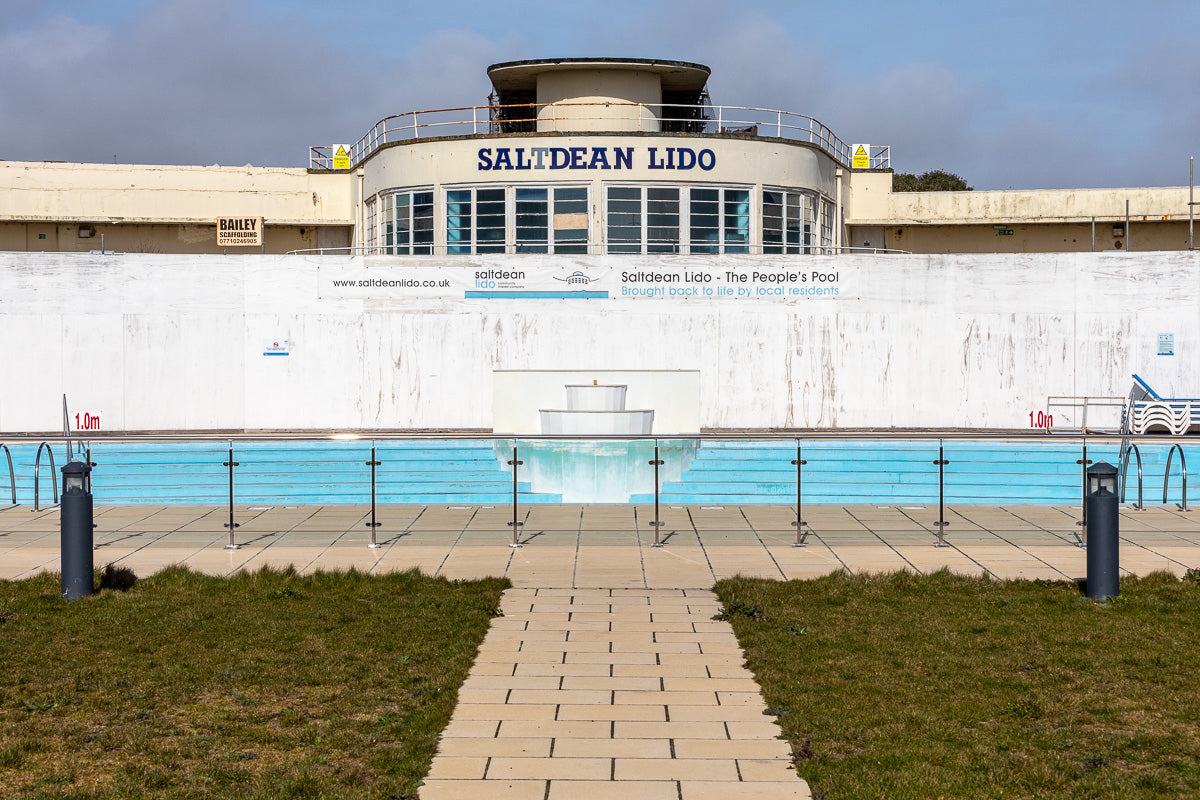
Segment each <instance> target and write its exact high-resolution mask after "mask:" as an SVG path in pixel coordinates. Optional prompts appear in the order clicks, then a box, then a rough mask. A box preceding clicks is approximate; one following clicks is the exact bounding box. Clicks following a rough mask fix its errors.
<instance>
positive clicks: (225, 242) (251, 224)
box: [217, 217, 263, 247]
mask: <svg viewBox="0 0 1200 800" xmlns="http://www.w3.org/2000/svg"><path fill="white" fill-rule="evenodd" d="M262 229H263V218H262V217H217V247H262V243H263V239H262Z"/></svg>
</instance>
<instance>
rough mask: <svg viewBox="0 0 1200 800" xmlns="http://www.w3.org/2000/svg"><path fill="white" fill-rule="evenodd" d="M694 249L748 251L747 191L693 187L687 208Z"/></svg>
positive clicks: (721, 251)
mask: <svg viewBox="0 0 1200 800" xmlns="http://www.w3.org/2000/svg"><path fill="white" fill-rule="evenodd" d="M688 217H689V221H690V223H691V244H692V248H691V251H692V252H693V253H749V252H750V192H749V190H747V189H726V188H720V189H692V190H691V205H690V208H689V214H688Z"/></svg>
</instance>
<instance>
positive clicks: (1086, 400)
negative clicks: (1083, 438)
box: [1045, 395, 1126, 433]
mask: <svg viewBox="0 0 1200 800" xmlns="http://www.w3.org/2000/svg"><path fill="white" fill-rule="evenodd" d="M1052 408H1068V409H1075V408H1081V409H1083V416H1082V418H1081V419H1080V420H1079V425H1078V426H1072V427H1070V428H1066V427H1065V426H1061V425H1054V424H1053V423H1052V422H1049V423H1048V424H1047V425H1046V428H1045V430H1046V432H1047V433H1056V432H1057V429H1058V428H1064V429H1065V430H1078V431H1079V432H1080V433H1090V432H1092V431H1093V430H1096V431H1101V430H1109V431H1111V432H1113V433H1117V432H1121V431H1125V430H1126V428H1125V415H1126V403H1125V398H1124V397H1114V396H1095V397H1093V396H1090V395H1082V396H1079V395H1049V396H1048V397H1047V398H1046V416H1047V417H1048V418H1049V419H1050V420H1052V419H1053V415H1052V414H1051V413H1050V410H1051V409H1052ZM1089 408H1109V409H1117V408H1119V409H1120V410H1121V418H1120V421H1119V422H1118V423H1117V427H1116V428H1115V429H1112V428H1109V429H1100V428H1095V429H1093V428H1089V427H1088V409H1089Z"/></svg>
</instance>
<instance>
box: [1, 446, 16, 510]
mask: <svg viewBox="0 0 1200 800" xmlns="http://www.w3.org/2000/svg"><path fill="white" fill-rule="evenodd" d="M0 450H3V451H4V455H5V457H6V458H7V459H8V485H9V487H10V488H11V489H12V504H13V505H14V506H15V505H16V504H17V473H15V472H13V463H12V452H11V451H9V449H8V445H6V444H0Z"/></svg>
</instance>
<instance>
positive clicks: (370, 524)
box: [367, 442, 383, 550]
mask: <svg viewBox="0 0 1200 800" xmlns="http://www.w3.org/2000/svg"><path fill="white" fill-rule="evenodd" d="M382 463H383V462H382V461H376V460H375V443H374V442H371V460H370V461H368V462H367V466H368V467H370V468H371V521H370V522H368V523H367V527H368V528H370V529H371V543H370V544H369V545H367V548H368V549H370V550H378V549H379V542H377V541H375V529H376V528H378V527H379V524H380V523H379V522H377V521H376V520H375V468H376V467H378V466H379V465H380V464H382Z"/></svg>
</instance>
